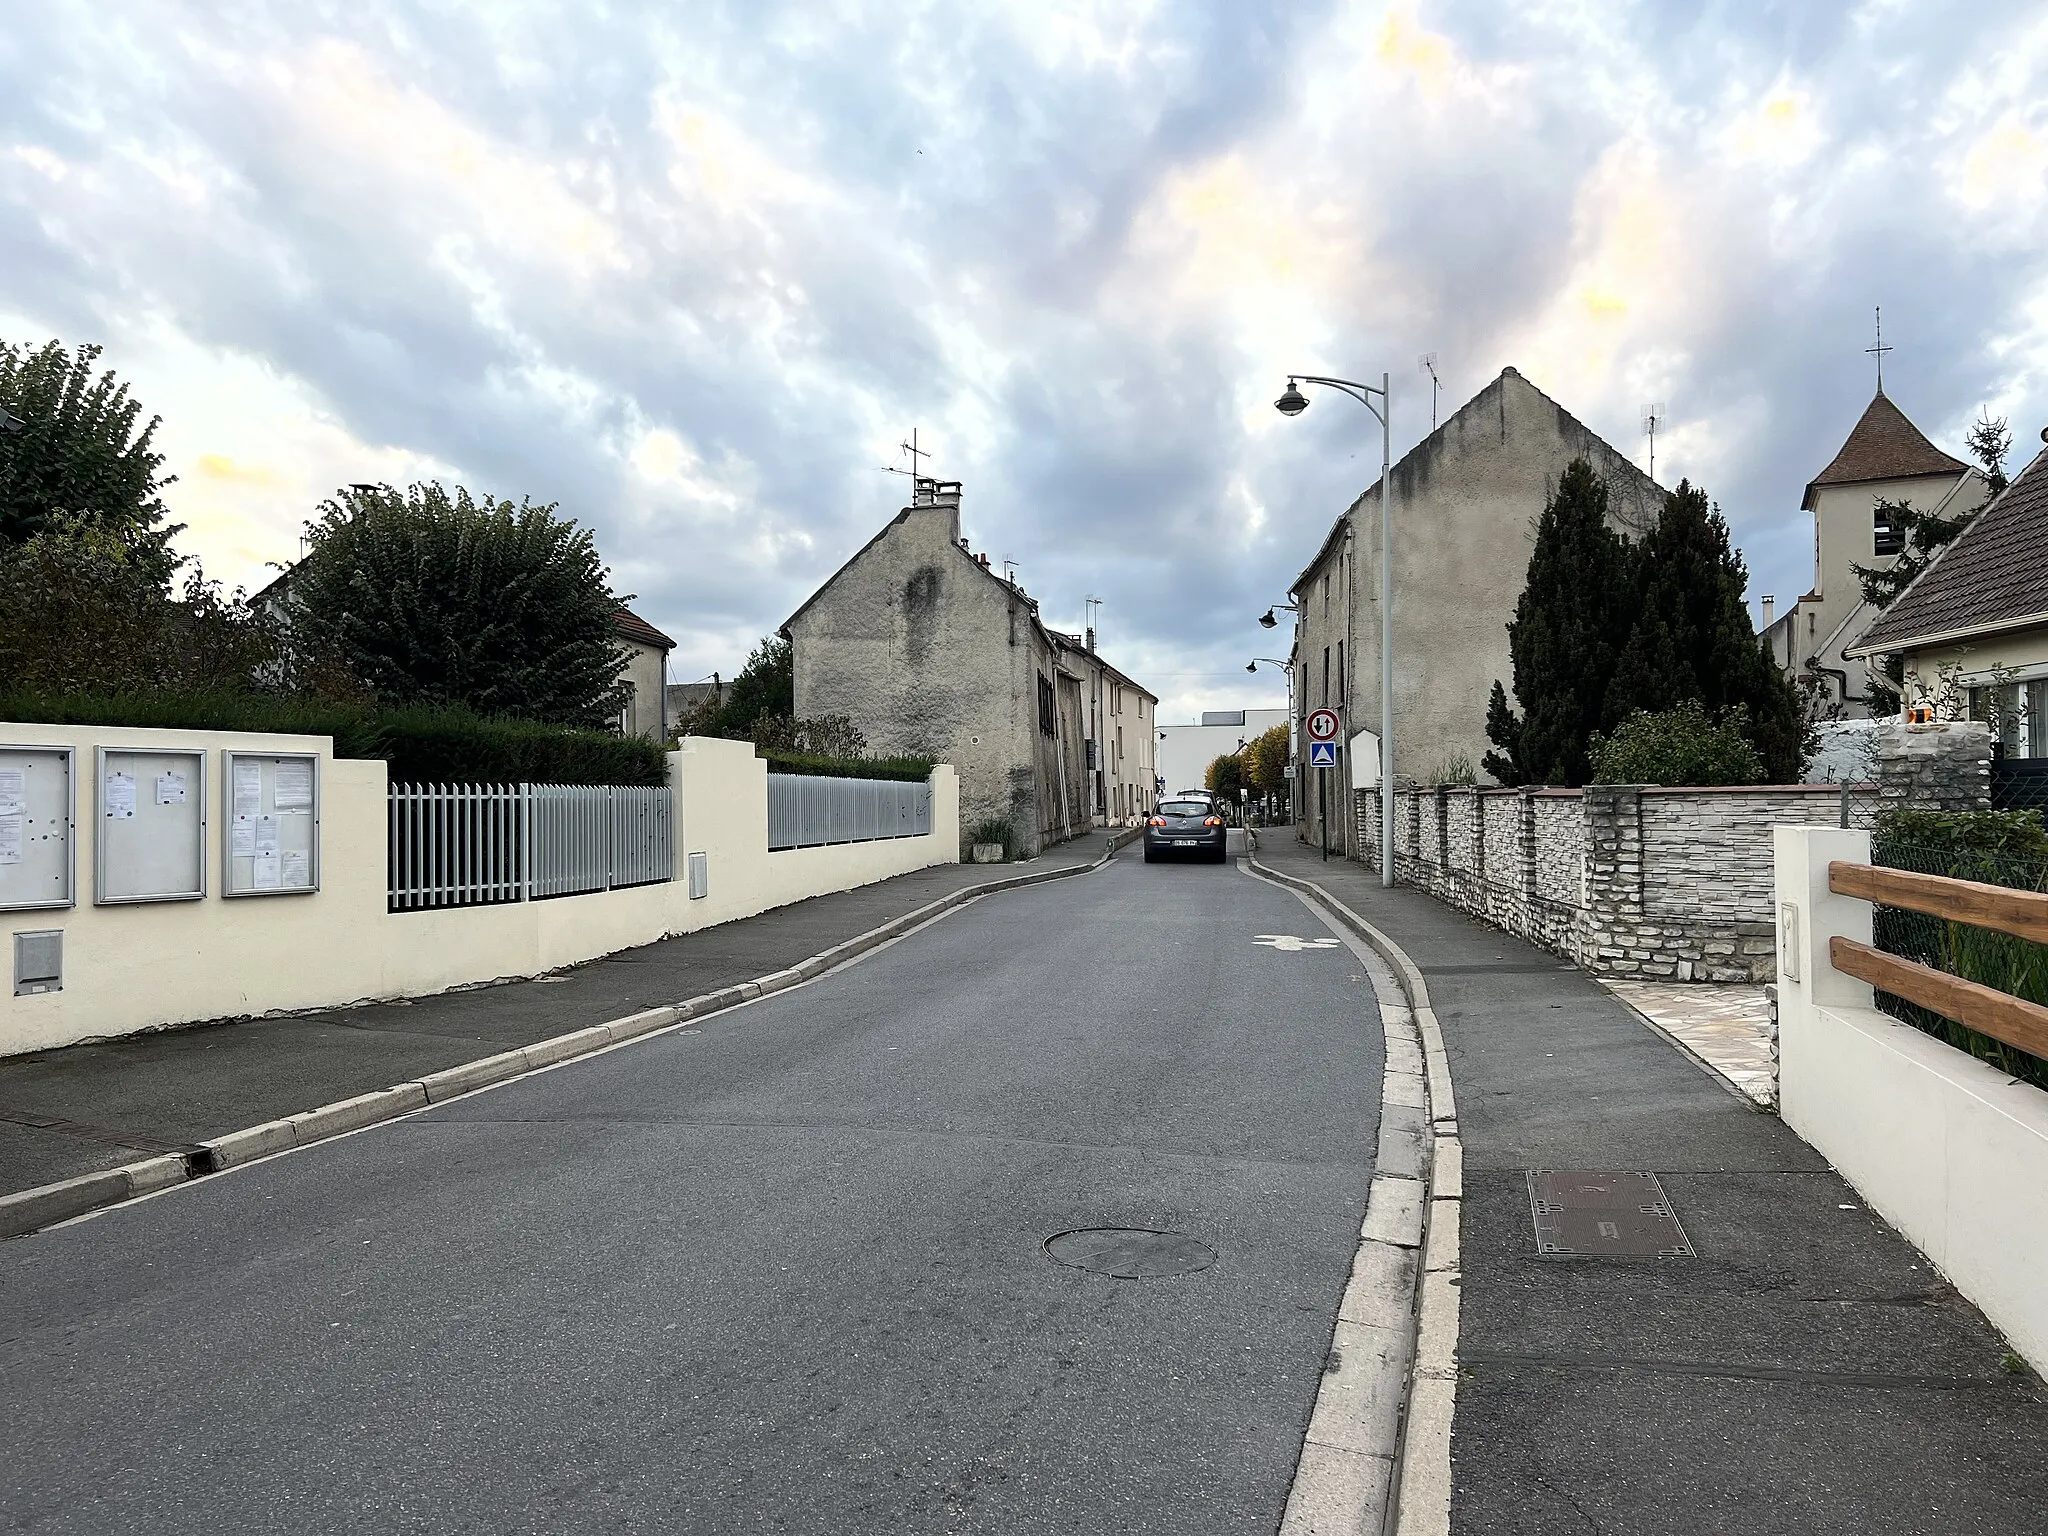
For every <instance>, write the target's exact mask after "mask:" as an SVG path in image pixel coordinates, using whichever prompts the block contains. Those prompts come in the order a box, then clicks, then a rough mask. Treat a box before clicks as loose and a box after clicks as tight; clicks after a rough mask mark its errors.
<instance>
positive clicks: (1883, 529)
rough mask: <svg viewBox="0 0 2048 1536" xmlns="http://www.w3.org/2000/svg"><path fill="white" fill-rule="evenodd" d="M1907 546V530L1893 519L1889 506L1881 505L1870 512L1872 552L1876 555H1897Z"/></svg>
mask: <svg viewBox="0 0 2048 1536" xmlns="http://www.w3.org/2000/svg"><path fill="white" fill-rule="evenodd" d="M1905 547H1906V530H1905V529H1904V528H1901V527H1900V526H1899V525H1898V524H1897V523H1896V522H1894V521H1893V520H1892V512H1891V508H1889V507H1883V506H1881V507H1879V508H1878V509H1877V510H1876V511H1874V512H1872V513H1871V514H1870V552H1871V553H1872V554H1874V555H1896V554H1898V553H1899V552H1900V551H1901V550H1903V549H1904V548H1905Z"/></svg>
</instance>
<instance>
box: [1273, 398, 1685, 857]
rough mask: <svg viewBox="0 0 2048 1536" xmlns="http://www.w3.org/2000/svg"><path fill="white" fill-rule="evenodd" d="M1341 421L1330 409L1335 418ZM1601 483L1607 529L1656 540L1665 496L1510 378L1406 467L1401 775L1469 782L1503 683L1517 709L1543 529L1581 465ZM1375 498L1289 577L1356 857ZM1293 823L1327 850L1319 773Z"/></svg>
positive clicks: (1400, 541) (1371, 731) (1303, 696)
mask: <svg viewBox="0 0 2048 1536" xmlns="http://www.w3.org/2000/svg"><path fill="white" fill-rule="evenodd" d="M1333 408H1334V407H1333ZM1578 458H1583V459H1586V460H1588V461H1589V462H1590V463H1591V464H1592V466H1593V469H1594V471H1595V472H1596V473H1597V474H1599V475H1600V476H1601V478H1602V479H1604V480H1605V481H1606V482H1607V494H1608V516H1609V518H1610V520H1611V521H1612V522H1613V523H1614V524H1615V526H1616V527H1618V528H1620V529H1622V530H1623V531H1625V532H1627V533H1629V534H1630V535H1631V536H1636V535H1639V534H1641V533H1643V532H1645V531H1647V530H1648V529H1649V528H1650V527H1651V526H1652V525H1654V523H1655V522H1656V519H1657V515H1658V513H1659V512H1660V511H1661V510H1662V508H1663V505H1664V494H1665V493H1664V492H1663V490H1661V489H1660V488H1659V487H1658V485H1657V484H1656V482H1655V481H1653V480H1652V479H1651V478H1650V477H1649V476H1648V475H1646V474H1644V473H1643V472H1642V471H1641V470H1640V469H1638V468H1637V467H1636V466H1635V465H1634V464H1632V463H1631V462H1629V460H1628V458H1627V457H1626V456H1625V455H1623V454H1622V453H1621V452H1620V450H1618V449H1616V448H1614V447H1613V446H1612V445H1611V444H1609V443H1607V442H1605V441H1604V440H1603V439H1602V438H1601V437H1600V436H1599V435H1598V434H1597V433H1595V432H1594V431H1593V430H1592V429H1591V428H1590V427H1588V426H1586V425H1585V424H1584V423H1583V422H1581V421H1580V420H1579V419H1578V418H1577V417H1575V416H1573V415H1572V414H1571V412H1569V411H1567V410H1566V409H1565V408H1564V407H1563V406H1561V405H1559V404H1558V403H1557V402H1556V401H1555V400H1552V399H1551V398H1550V397H1549V396H1548V395H1546V394H1544V393H1543V391H1542V390H1540V389H1538V388H1537V387H1536V386H1535V385H1533V384H1531V383H1530V382H1529V381H1528V380H1527V379H1525V378H1523V377H1522V375H1521V374H1520V373H1518V372H1516V371H1515V370H1514V369H1513V368H1504V369H1502V370H1501V373H1500V376H1499V377H1498V378H1496V379H1495V380H1494V381H1493V382H1492V383H1490V384H1488V385H1487V386H1486V387H1485V388H1484V389H1482V390H1480V391H1479V393H1478V394H1476V395H1474V396H1473V397H1472V398H1471V399H1470V400H1468V401H1466V402H1465V404H1464V405H1463V406H1461V407H1459V409H1458V410H1457V411H1455V412H1454V413H1452V415H1451V416H1449V417H1448V418H1447V419H1446V420H1445V421H1444V422H1443V424H1442V425H1440V426H1439V427H1437V429H1436V430H1435V431H1434V432H1432V433H1430V434H1429V436H1428V437H1426V438H1424V439H1423V440H1422V441H1421V442H1420V443H1418V444H1416V445H1415V447H1413V448H1412V449H1410V450H1409V451H1408V452H1407V453H1406V454H1404V455H1402V457H1401V460H1400V462H1399V463H1397V464H1396V465H1395V466H1394V468H1393V472H1392V474H1391V476H1390V477H1389V483H1388V489H1389V500H1390V502H1391V503H1392V505H1391V508H1390V512H1389V522H1390V523H1391V524H1392V529H1393V566H1394V573H1393V574H1394V581H1393V587H1394V700H1393V704H1394V772H1395V776H1396V778H1397V779H1410V780H1419V781H1434V780H1435V779H1437V778H1439V777H1443V776H1445V774H1446V771H1447V770H1449V769H1451V768H1452V766H1453V764H1454V763H1457V762H1458V760H1460V759H1462V760H1463V764H1464V765H1469V767H1470V768H1471V769H1472V770H1474V771H1476V770H1477V769H1478V767H1479V763H1480V761H1481V759H1482V758H1484V757H1485V755H1486V752H1487V750H1488V747H1489V743H1488V741H1487V737H1486V702H1487V698H1488V695H1489V694H1490V693H1491V692H1492V690H1493V685H1494V682H1495V680H1496V679H1498V680H1499V681H1500V683H1501V684H1502V685H1503V686H1504V687H1506V688H1507V689H1508V690H1509V696H1510V697H1511V698H1512V697H1513V690H1514V669H1513V666H1512V665H1511V663H1510V661H1509V658H1508V632H1507V625H1508V620H1509V619H1511V618H1513V617H1514V611H1515V603H1516V600H1517V599H1518V598H1520V596H1521V595H1522V587H1523V584H1524V582H1525V580H1526V578H1527V576H1528V569H1529V553H1530V549H1531V547H1532V545H1533V543H1534V540H1535V528H1536V520H1537V518H1538V517H1539V516H1540V515H1541V514H1542V511H1543V505H1544V503H1545V501H1547V500H1548V499H1549V497H1550V494H1551V492H1552V491H1553V490H1554V489H1555V488H1556V485H1557V482H1558V479H1559V477H1560V476H1562V475H1563V473H1564V470H1565V467H1566V466H1567V465H1568V464H1570V463H1571V461H1572V460H1573V459H1578ZM1379 563H1380V492H1379V485H1378V482H1374V484H1373V485H1372V486H1371V487H1370V488H1369V489H1368V490H1366V491H1365V492H1364V493H1363V494H1362V495H1361V496H1359V498H1358V499H1357V500H1356V501H1354V502H1352V504H1351V505H1350V506H1349V507H1347V508H1346V509H1345V510H1344V512H1343V513H1342V515H1341V516H1339V517H1338V519H1337V521H1336V522H1335V524H1334V525H1332V527H1331V529H1330V533H1329V536H1328V537H1327V538H1326V539H1324V541H1323V545H1322V548H1321V549H1319V550H1317V551H1316V556H1315V558H1314V559H1313V560H1311V561H1310V562H1309V563H1308V566H1307V567H1306V568H1305V569H1304V570H1303V571H1302V573H1301V574H1300V575H1299V576H1298V577H1296V578H1295V580H1294V583H1293V585H1292V586H1291V587H1290V588H1289V593H1290V595H1291V596H1292V597H1293V599H1294V605H1295V610H1296V612H1295V642H1294V643H1295V651H1294V657H1293V660H1294V665H1295V677H1294V709H1295V717H1296V723H1297V739H1301V740H1305V739H1306V738H1305V737H1303V736H1302V735H1301V732H1300V729H1299V727H1300V722H1302V721H1304V720H1306V718H1307V716H1308V713H1309V711H1311V710H1313V709H1316V708H1319V707H1322V706H1324V705H1327V706H1329V707H1330V708H1332V709H1335V710H1336V711H1337V712H1338V714H1339V715H1340V716H1341V717H1342V718H1343V720H1344V726H1345V739H1344V750H1343V753H1342V754H1341V756H1340V761H1339V763H1338V766H1337V768H1336V769H1335V770H1334V771H1329V781H1328V795H1327V803H1328V806H1329V820H1330V846H1331V847H1332V848H1338V847H1343V848H1344V849H1345V850H1346V851H1347V852H1350V853H1355V852H1356V851H1357V823H1356V819H1355V818H1354V817H1353V816H1352V815H1351V813H1350V810H1349V804H1350V799H1351V794H1350V791H1349V790H1348V789H1347V787H1346V786H1353V787H1356V788H1358V789H1363V788H1365V787H1367V786H1377V785H1378V783H1379V772H1378V761H1379V729H1380V612H1379V606H1380V569H1379ZM1297 771H1298V772H1299V773H1300V774H1301V778H1300V779H1299V780H1298V781H1297V789H1298V790H1299V804H1300V806H1301V812H1300V818H1299V819H1300V821H1301V822H1302V823H1303V825H1304V826H1305V828H1306V836H1307V837H1308V839H1309V841H1311V842H1319V841H1321V838H1322V821H1321V819H1320V812H1319V811H1318V803H1319V802H1318V796H1317V774H1316V771H1315V770H1312V769H1309V768H1307V767H1306V766H1298V770H1297Z"/></svg>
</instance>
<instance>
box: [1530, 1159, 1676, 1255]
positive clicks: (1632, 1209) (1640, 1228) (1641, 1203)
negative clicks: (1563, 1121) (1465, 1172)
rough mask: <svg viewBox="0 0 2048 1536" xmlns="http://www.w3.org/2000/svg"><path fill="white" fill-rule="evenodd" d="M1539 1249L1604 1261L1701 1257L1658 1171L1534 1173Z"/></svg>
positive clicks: (1532, 1194) (1533, 1210)
mask: <svg viewBox="0 0 2048 1536" xmlns="http://www.w3.org/2000/svg"><path fill="white" fill-rule="evenodd" d="M1529 1214H1530V1216H1531V1218H1532V1219H1533V1220H1534V1221H1535V1223H1536V1251H1537V1252H1538V1253H1555V1254H1560V1255H1575V1256H1578V1257H1581V1258H1604V1259H1690V1258H1694V1257H1696V1255H1695V1254H1694V1253H1693V1250H1692V1244H1691V1243H1690V1242H1688V1241H1687V1240H1686V1236H1685V1230H1684V1228H1682V1227H1680V1226H1679V1224H1678V1217H1677V1216H1676V1215H1675V1214H1673V1212H1672V1209H1671V1201H1670V1199H1669V1198H1668V1197H1667V1196H1666V1195H1665V1193H1664V1186H1663V1185H1662V1184H1659V1183H1658V1182H1657V1175H1655V1174H1654V1173H1618V1172H1610V1171H1607V1170H1604V1169H1567V1170H1563V1171H1551V1172H1545V1173H1531V1174H1530V1175H1529Z"/></svg>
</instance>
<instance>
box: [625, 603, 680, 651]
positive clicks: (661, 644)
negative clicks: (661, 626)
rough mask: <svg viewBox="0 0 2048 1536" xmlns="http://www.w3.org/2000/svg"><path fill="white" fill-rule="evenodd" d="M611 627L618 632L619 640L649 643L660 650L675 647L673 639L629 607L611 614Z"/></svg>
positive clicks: (641, 643) (636, 643)
mask: <svg viewBox="0 0 2048 1536" xmlns="http://www.w3.org/2000/svg"><path fill="white" fill-rule="evenodd" d="M612 628H613V629H614V630H616V631H617V632H618V636H619V638H620V639H621V640H630V641H632V642H633V643H634V644H635V645H651V646H653V647H654V648H655V649H656V650H661V651H672V650H674V649H675V648H676V643H675V641H673V640H671V639H669V637H668V636H667V635H664V634H663V633H662V632H661V631H660V630H658V629H656V628H655V627H654V626H653V625H652V624H650V623H648V622H647V621H646V620H645V619H643V618H641V617H640V615H639V614H637V613H635V612H634V611H633V610H632V609H630V608H621V609H620V610H619V611H618V612H617V613H615V614H613V615H612Z"/></svg>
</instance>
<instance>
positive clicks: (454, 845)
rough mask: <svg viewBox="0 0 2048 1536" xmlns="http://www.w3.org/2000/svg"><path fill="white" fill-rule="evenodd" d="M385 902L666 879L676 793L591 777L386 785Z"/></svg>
mask: <svg viewBox="0 0 2048 1536" xmlns="http://www.w3.org/2000/svg"><path fill="white" fill-rule="evenodd" d="M390 838H391V846H390V855H391V863H390V877H389V898H390V910H391V911H393V912H410V911H422V910H427V909H431V908H437V907H474V906H485V905H489V904H491V903H494V902H507V901H538V900H541V899H544V898H546V897H549V896H572V895H576V894H579V893H581V892H585V891H609V890H616V889H619V888H620V887H622V886H629V885H648V884H652V883H654V882H656V881H661V880H672V879H674V878H675V795H674V792H673V791H672V790H670V789H668V788H666V787H663V788H645V787H627V786H623V785H602V784H598V785H592V784H394V785H392V786H391V792H390Z"/></svg>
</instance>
